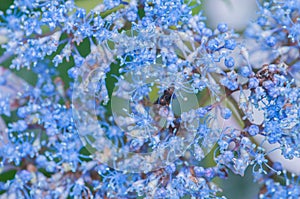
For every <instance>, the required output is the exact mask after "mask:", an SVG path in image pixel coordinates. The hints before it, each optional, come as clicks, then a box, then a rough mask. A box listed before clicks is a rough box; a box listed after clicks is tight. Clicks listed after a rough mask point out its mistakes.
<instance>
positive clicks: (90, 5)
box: [75, 0, 103, 13]
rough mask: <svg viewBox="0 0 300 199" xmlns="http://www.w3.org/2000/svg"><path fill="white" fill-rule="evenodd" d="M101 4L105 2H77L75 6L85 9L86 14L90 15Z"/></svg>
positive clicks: (100, 0)
mask: <svg viewBox="0 0 300 199" xmlns="http://www.w3.org/2000/svg"><path fill="white" fill-rule="evenodd" d="M101 3H103V0H75V4H76V5H77V6H78V7H80V8H84V9H85V11H86V13H89V12H90V11H91V10H92V9H93V8H95V7H96V6H97V5H99V4H101Z"/></svg>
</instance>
